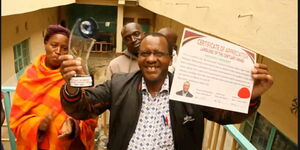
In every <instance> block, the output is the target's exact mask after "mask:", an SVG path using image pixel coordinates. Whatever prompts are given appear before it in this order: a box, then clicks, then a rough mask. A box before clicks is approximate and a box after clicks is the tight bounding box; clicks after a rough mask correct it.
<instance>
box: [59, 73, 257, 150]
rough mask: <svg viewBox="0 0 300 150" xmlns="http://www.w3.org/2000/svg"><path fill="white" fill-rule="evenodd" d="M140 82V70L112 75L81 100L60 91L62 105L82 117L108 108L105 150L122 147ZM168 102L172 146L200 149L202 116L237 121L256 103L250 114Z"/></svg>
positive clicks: (134, 116) (137, 105)
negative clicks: (72, 100)
mask: <svg viewBox="0 0 300 150" xmlns="http://www.w3.org/2000/svg"><path fill="white" fill-rule="evenodd" d="M168 75H169V77H170V87H171V83H172V78H173V76H172V75H171V74H170V73H169V74H168ZM141 82H142V74H141V72H140V71H137V72H133V73H129V74H114V75H113V76H112V80H108V81H106V82H105V83H104V84H100V85H97V86H96V88H90V89H85V90H81V92H80V94H79V96H80V100H78V101H74V102H70V101H68V100H66V99H67V98H68V97H67V96H66V94H64V90H61V97H62V106H63V108H64V110H65V111H66V113H67V114H69V115H70V116H72V117H74V118H76V119H83V120H84V119H88V118H92V117H95V116H98V115H100V114H101V113H102V112H104V111H105V110H106V109H109V110H110V119H109V142H108V149H110V150H125V149H127V146H128V144H129V141H130V139H131V137H132V135H133V133H134V131H135V128H136V126H137V122H138V118H139V114H140V110H141V105H142V93H141ZM62 89H63V88H62ZM69 98H71V97H69ZM73 98H74V97H73ZM77 98H79V97H78V96H77ZM75 99H76V97H75ZM258 101H260V100H258ZM169 105H170V117H171V125H172V131H173V138H174V146H175V149H176V150H196V149H197V150H199V149H201V147H202V140H203V132H204V118H207V119H209V120H212V121H215V122H218V123H220V124H228V123H239V122H241V121H243V120H244V119H246V118H247V117H248V116H250V114H252V113H253V112H254V111H255V110H256V109H257V106H258V105H259V104H258V105H257V106H256V107H252V108H250V109H249V114H241V113H236V112H231V111H225V110H221V109H214V108H209V107H203V106H199V105H193V104H188V103H182V102H178V101H173V100H170V102H169Z"/></svg>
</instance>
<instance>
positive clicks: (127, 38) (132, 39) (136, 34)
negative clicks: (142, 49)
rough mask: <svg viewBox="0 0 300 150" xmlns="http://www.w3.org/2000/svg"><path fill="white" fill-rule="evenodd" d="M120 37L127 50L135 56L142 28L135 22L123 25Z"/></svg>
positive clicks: (141, 35)
mask: <svg viewBox="0 0 300 150" xmlns="http://www.w3.org/2000/svg"><path fill="white" fill-rule="evenodd" d="M122 37H123V40H124V42H125V45H126V47H127V49H128V51H129V52H130V53H132V54H134V55H136V56H137V55H138V50H139V46H140V43H141V39H142V37H143V32H142V29H141V28H140V27H139V26H138V25H137V24H134V23H131V24H128V25H126V26H125V27H124V30H123V32H122Z"/></svg>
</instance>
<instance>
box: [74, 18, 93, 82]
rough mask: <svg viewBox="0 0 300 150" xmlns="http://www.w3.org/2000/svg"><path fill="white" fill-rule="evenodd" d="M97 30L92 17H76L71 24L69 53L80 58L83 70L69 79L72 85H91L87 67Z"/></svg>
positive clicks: (91, 80)
mask: <svg viewBox="0 0 300 150" xmlns="http://www.w3.org/2000/svg"><path fill="white" fill-rule="evenodd" d="M97 30H98V26H97V23H96V21H95V20H94V19H93V18H87V19H84V20H83V19H81V18H79V19H77V21H76V23H75V25H74V26H73V28H72V30H71V34H70V39H69V54H70V55H72V56H73V57H75V58H78V57H80V58H81V65H82V68H83V72H81V73H79V74H76V75H75V76H74V77H72V78H71V80H70V86H72V87H90V86H93V79H92V77H91V75H90V73H89V69H88V59H89V54H90V51H91V49H92V47H93V45H94V43H95V41H96V40H95V39H94V36H95V35H96V32H97Z"/></svg>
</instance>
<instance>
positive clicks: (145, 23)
mask: <svg viewBox="0 0 300 150" xmlns="http://www.w3.org/2000/svg"><path fill="white" fill-rule="evenodd" d="M138 23H139V24H140V25H141V26H142V28H143V31H144V32H145V33H148V32H150V19H148V18H138Z"/></svg>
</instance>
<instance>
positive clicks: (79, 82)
mask: <svg viewBox="0 0 300 150" xmlns="http://www.w3.org/2000/svg"><path fill="white" fill-rule="evenodd" d="M70 86H71V87H90V86H93V80H92V77H91V76H89V75H76V76H75V77H72V78H71V80H70Z"/></svg>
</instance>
